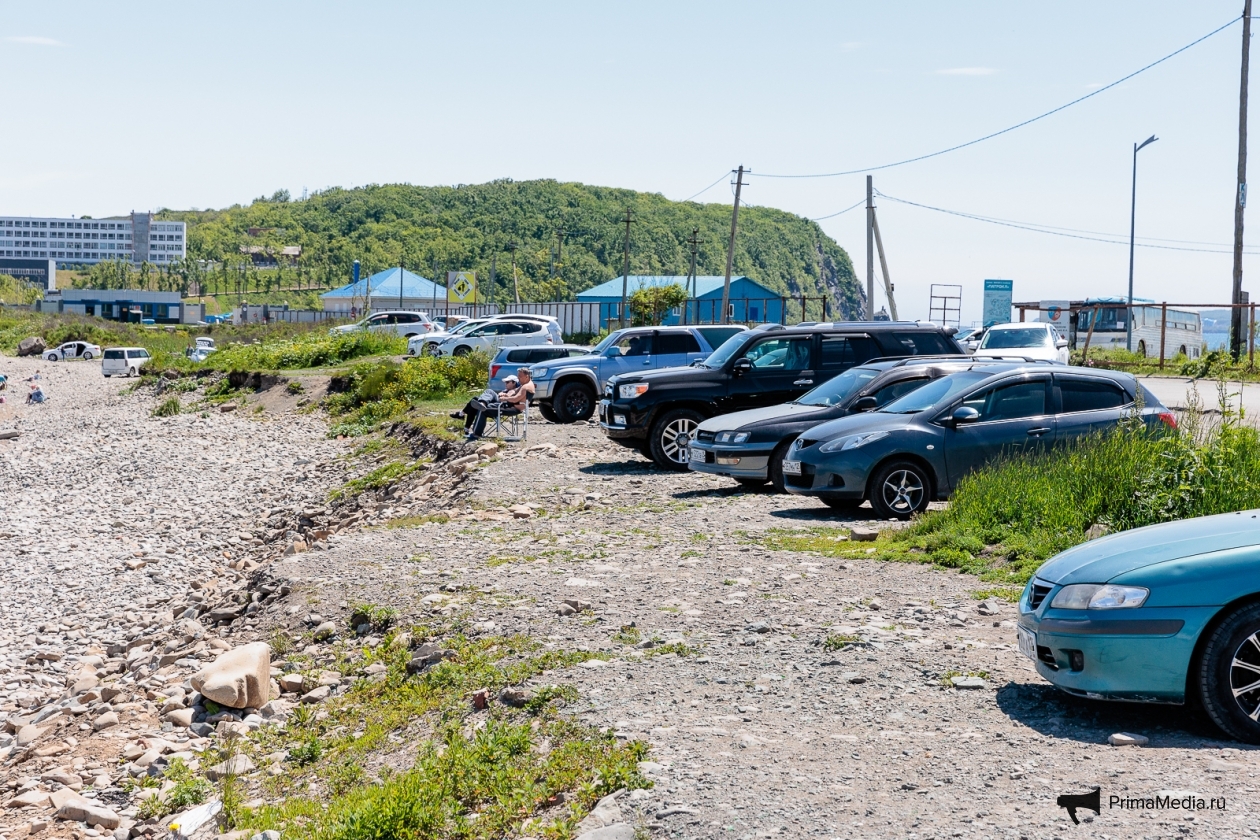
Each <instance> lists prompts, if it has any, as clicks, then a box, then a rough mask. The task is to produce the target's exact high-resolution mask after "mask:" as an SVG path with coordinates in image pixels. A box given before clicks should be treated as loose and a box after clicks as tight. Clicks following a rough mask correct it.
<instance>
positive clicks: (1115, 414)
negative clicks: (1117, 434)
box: [1054, 374, 1133, 444]
mask: <svg viewBox="0 0 1260 840" xmlns="http://www.w3.org/2000/svg"><path fill="white" fill-rule="evenodd" d="M1054 392H1055V394H1054V395H1055V398H1056V399H1055V405H1056V406H1057V407H1058V409H1057V410H1058V414H1057V415H1056V416H1055V443H1056V444H1062V443H1066V442H1068V441H1071V440H1073V439H1075V438H1079V437H1082V436H1084V435H1087V434H1090V433H1091V432H1096V431H1102V430H1104V429H1112V428H1115V426H1116V424H1117V423H1119V422H1120V418H1121V417H1122V416H1123V415H1124V412H1125V411H1126V410H1127V409H1128V408H1129V407H1131V406H1132V403H1133V400H1131V399H1130V398H1129V395H1128V393H1127V392H1125V390H1124V389H1123V388H1121V387H1120V386H1119V385H1117V384H1116V383H1114V382H1111V381H1109V380H1106V379H1096V378H1092V377H1084V376H1071V375H1066V374H1055V376H1054Z"/></svg>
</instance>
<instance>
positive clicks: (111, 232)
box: [0, 213, 188, 265]
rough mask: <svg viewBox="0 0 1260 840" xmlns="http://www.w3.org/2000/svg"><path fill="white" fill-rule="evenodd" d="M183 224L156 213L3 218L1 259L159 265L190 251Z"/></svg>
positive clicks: (170, 261)
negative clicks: (76, 217)
mask: <svg viewBox="0 0 1260 840" xmlns="http://www.w3.org/2000/svg"><path fill="white" fill-rule="evenodd" d="M187 249H188V237H187V230H186V225H185V224H184V223H183V222H163V221H158V220H156V219H154V218H153V214H152V213H132V214H131V215H130V216H114V217H111V218H108V219H52V218H43V217H41V218H35V217H32V216H0V258H6V257H7V258H26V259H49V260H55V261H56V262H58V263H61V264H65V265H87V264H91V263H97V262H100V261H102V260H129V261H130V262H132V263H135V264H137V265H138V264H140V263H142V262H146V261H148V262H151V263H156V264H158V265H165V264H169V263H173V262H176V261H178V260H182V259H183V258H184V257H185V256H186V255H187V253H188V250H187Z"/></svg>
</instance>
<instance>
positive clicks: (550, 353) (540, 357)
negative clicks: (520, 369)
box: [525, 347, 561, 363]
mask: <svg viewBox="0 0 1260 840" xmlns="http://www.w3.org/2000/svg"><path fill="white" fill-rule="evenodd" d="M560 353H561V351H559V350H552V349H551V348H548V347H536V348H534V349H533V350H526V351H525V355H527V356H528V357H529V361H530V363H533V362H546V361H549V360H551V359H557V358H559V357H560Z"/></svg>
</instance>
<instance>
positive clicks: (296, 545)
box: [284, 540, 308, 556]
mask: <svg viewBox="0 0 1260 840" xmlns="http://www.w3.org/2000/svg"><path fill="white" fill-rule="evenodd" d="M307 550H308V547H307V545H306V541H305V540H294V541H293V542H292V543H290V544H289V547H288V548H286V549H285V550H284V553H285V555H286V556H291V555H294V554H303V553H305V552H306V551H307Z"/></svg>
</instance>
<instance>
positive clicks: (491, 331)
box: [468, 324, 503, 338]
mask: <svg viewBox="0 0 1260 840" xmlns="http://www.w3.org/2000/svg"><path fill="white" fill-rule="evenodd" d="M502 326H503V325H502V324H486V325H485V326H482V327H478V328H477V329H475V330H473V331H472V332H470V333H469V334H468V337H469V338H480V337H482V336H485V335H498V334H499V330H500V327H502Z"/></svg>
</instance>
